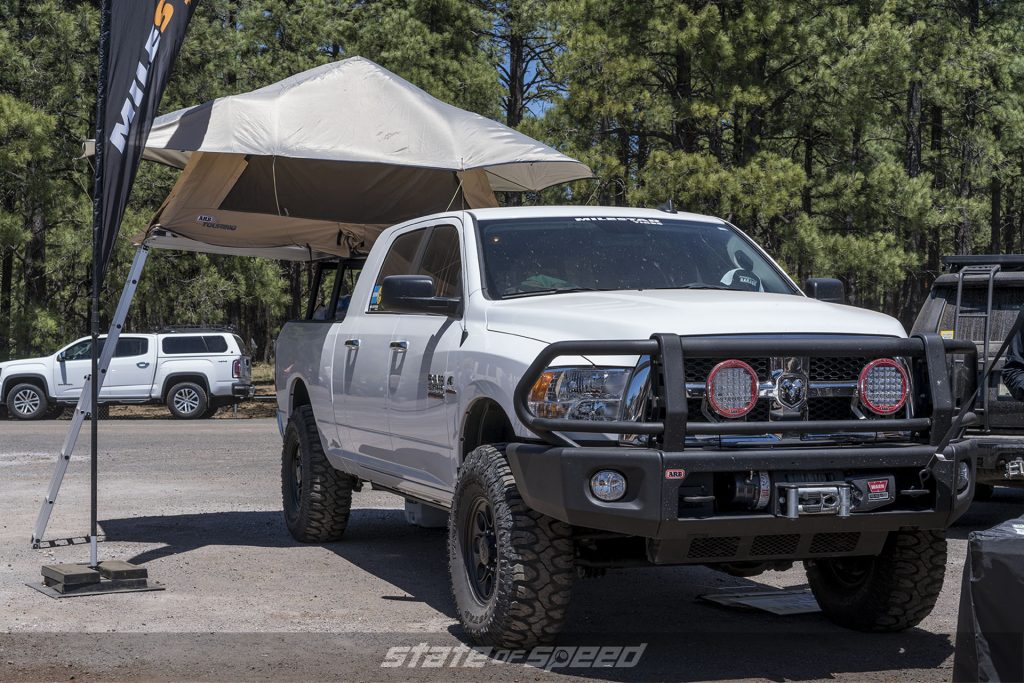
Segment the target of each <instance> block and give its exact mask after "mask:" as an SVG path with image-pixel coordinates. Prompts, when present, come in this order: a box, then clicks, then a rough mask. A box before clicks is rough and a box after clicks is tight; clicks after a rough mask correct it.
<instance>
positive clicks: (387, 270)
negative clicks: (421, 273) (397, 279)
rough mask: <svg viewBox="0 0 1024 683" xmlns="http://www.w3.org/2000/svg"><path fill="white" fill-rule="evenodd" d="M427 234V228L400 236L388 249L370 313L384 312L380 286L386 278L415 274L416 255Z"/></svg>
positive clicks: (379, 274) (375, 287) (378, 277)
mask: <svg viewBox="0 0 1024 683" xmlns="http://www.w3.org/2000/svg"><path fill="white" fill-rule="evenodd" d="M426 233H427V229H426V228H422V229H420V230H413V231H412V232H407V233H404V234H402V235H399V236H398V238H397V239H395V241H394V242H392V243H391V248H390V249H388V253H387V256H385V257H384V263H383V264H382V265H381V267H380V272H379V273H377V281H376V282H375V283H374V285H373V294H372V295H371V296H370V306H369V309H368V310H369V311H371V312H383V311H384V309H383V307H382V306H381V304H380V285H381V283H382V282H384V278H386V277H389V276H391V275H412V274H413V269H412V267H413V263H414V262H415V260H416V254H417V252H418V251H419V248H420V242H422V241H423V236H424V235H425V234H426Z"/></svg>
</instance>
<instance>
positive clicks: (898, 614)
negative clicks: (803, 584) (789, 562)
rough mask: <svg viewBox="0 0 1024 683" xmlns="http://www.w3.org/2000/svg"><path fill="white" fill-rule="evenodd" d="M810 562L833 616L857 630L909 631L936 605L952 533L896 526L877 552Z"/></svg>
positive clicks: (814, 585) (811, 579)
mask: <svg viewBox="0 0 1024 683" xmlns="http://www.w3.org/2000/svg"><path fill="white" fill-rule="evenodd" d="M804 564H805V566H806V568H807V582H808V583H809V584H810V586H811V591H812V592H813V593H814V597H815V598H817V600H818V604H819V605H820V606H821V609H822V611H823V612H824V613H825V616H827V617H828V618H829V619H831V620H832V621H834V622H835V623H837V624H839V625H840V626H845V627H846V628H851V629H854V630H857V631H903V630H905V629H908V628H911V627H912V626H917V625H918V624H919V623H921V620H923V619H924V618H925V617H927V616H928V615H929V614H930V613H931V611H932V608H933V607H935V601H936V600H937V599H938V597H939V593H940V592H941V591H942V582H943V579H944V577H945V574H946V534H945V532H942V531H894V532H892V533H890V534H889V538H888V539H887V540H886V542H885V546H884V547H883V548H882V552H881V554H879V555H877V556H875V557H837V558H829V559H821V560H808V561H807V562H805V563H804Z"/></svg>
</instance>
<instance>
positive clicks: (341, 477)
mask: <svg viewBox="0 0 1024 683" xmlns="http://www.w3.org/2000/svg"><path fill="white" fill-rule="evenodd" d="M356 483H357V481H356V478H355V477H353V476H351V475H349V474H345V473H344V472H341V471H339V470H336V469H334V467H332V466H331V463H329V462H328V461H327V456H326V455H324V449H323V445H322V444H321V443H320V434H319V432H318V431H317V428H316V419H315V418H314V417H313V409H312V408H311V407H310V406H299V407H298V408H296V409H295V411H294V412H293V413H292V416H291V419H290V420H288V428H287V429H286V430H285V434H284V448H283V450H282V451H281V497H282V499H283V500H284V522H285V524H286V525H287V526H288V532H289V533H290V534H291V535H292V537H293V538H294V539H295V540H296V541H302V542H303V543H326V542H328V541H337V540H339V539H340V538H341V537H342V535H344V533H345V527H346V526H348V516H349V511H350V509H351V507H352V490H353V489H354V488H355V486H356Z"/></svg>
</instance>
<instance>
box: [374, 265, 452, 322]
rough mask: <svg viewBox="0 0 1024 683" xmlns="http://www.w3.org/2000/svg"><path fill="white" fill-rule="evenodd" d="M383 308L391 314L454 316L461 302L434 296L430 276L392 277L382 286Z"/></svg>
mask: <svg viewBox="0 0 1024 683" xmlns="http://www.w3.org/2000/svg"><path fill="white" fill-rule="evenodd" d="M380 303H381V307H382V308H383V309H384V310H385V311H388V312H389V313H437V314H440V315H447V316H454V315H457V314H458V312H459V306H460V305H461V303H462V302H461V300H459V299H452V298H448V297H443V296H434V278H432V277H430V276H428V275H390V276H388V277H386V278H384V281H383V282H381V284H380Z"/></svg>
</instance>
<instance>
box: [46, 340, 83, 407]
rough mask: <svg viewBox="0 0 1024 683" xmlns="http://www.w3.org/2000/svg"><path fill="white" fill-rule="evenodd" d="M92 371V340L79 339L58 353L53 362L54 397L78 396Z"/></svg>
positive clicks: (68, 397) (67, 397)
mask: <svg viewBox="0 0 1024 683" xmlns="http://www.w3.org/2000/svg"><path fill="white" fill-rule="evenodd" d="M91 371H92V341H91V340H89V339H79V340H78V341H76V342H75V343H74V344H71V345H70V346H68V347H67V348H66V349H64V350H62V351H61V352H60V353H58V354H57V359H56V361H55V362H54V364H53V389H54V397H55V398H59V399H70V398H77V397H78V395H79V394H81V393H82V386H83V385H84V384H85V376H86V375H88V374H89V373H90V372H91Z"/></svg>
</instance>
